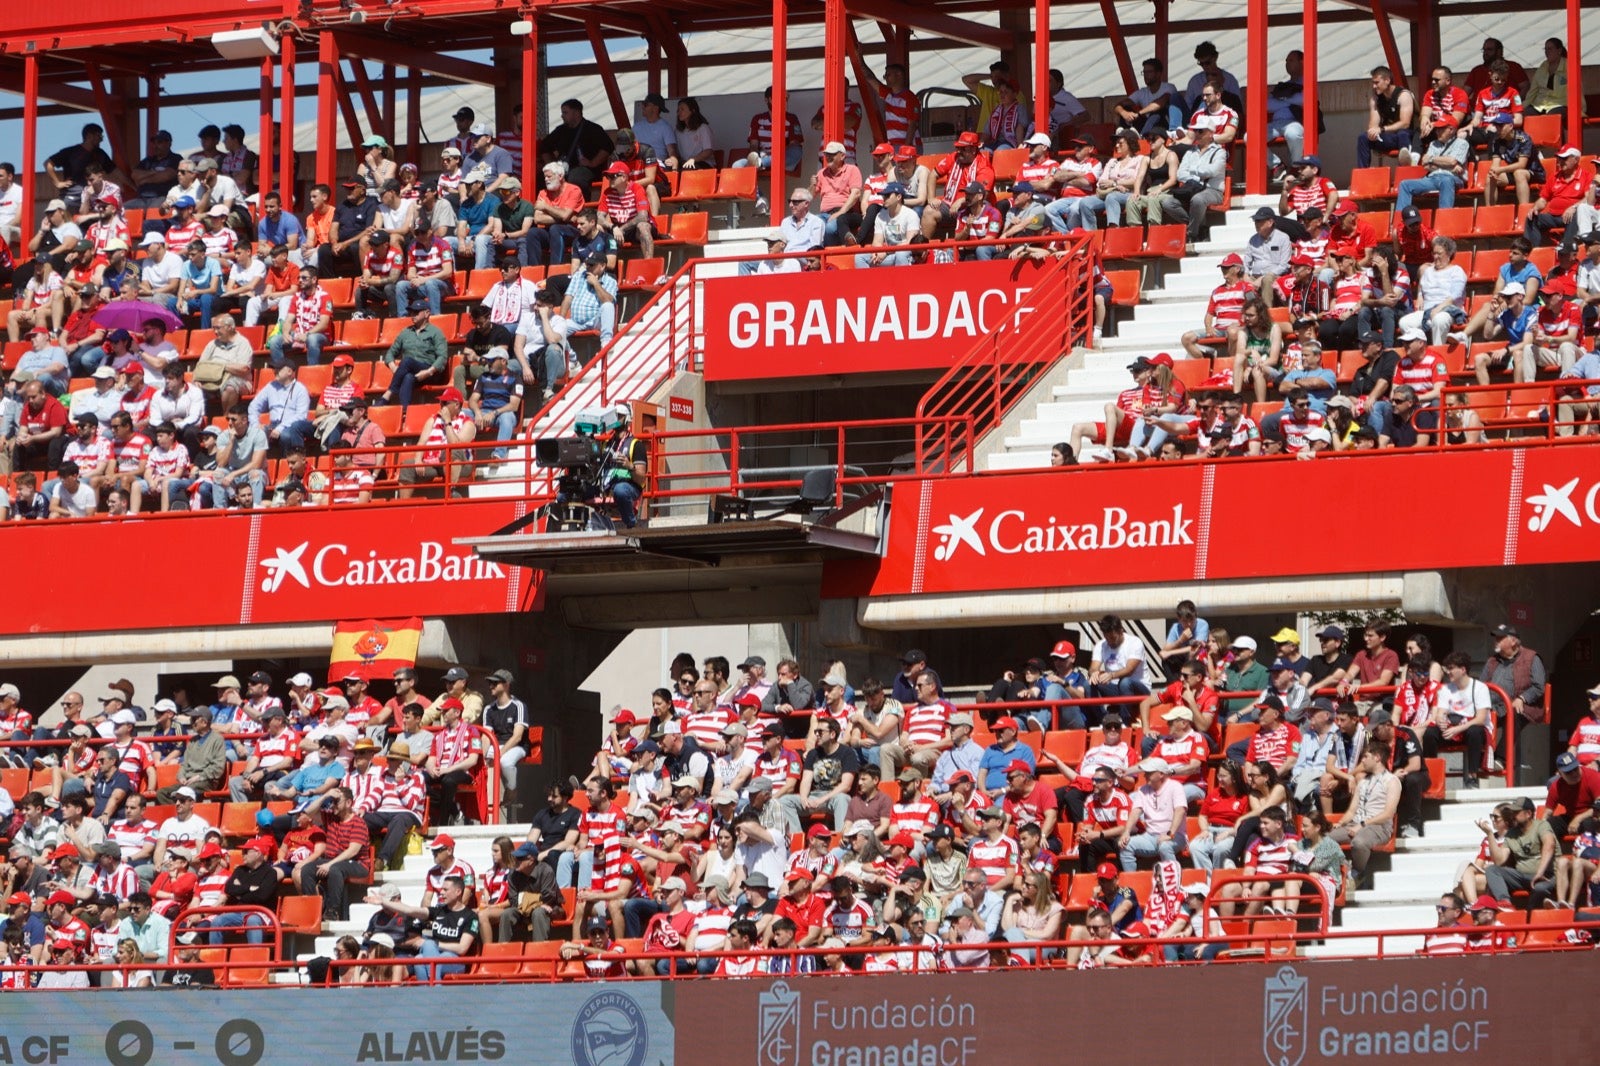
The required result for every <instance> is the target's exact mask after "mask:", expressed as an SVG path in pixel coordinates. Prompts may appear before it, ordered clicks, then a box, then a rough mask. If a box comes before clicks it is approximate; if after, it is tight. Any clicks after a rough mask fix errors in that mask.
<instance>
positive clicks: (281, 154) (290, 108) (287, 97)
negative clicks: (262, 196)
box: [262, 33, 299, 211]
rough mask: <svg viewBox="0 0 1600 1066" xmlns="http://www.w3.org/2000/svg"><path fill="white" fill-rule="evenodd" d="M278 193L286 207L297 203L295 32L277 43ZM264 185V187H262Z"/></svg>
mask: <svg viewBox="0 0 1600 1066" xmlns="http://www.w3.org/2000/svg"><path fill="white" fill-rule="evenodd" d="M278 55H279V61H280V62H281V63H282V69H281V71H280V72H279V74H278V92H279V98H278V195H280V196H282V197H283V209H284V210H285V211H293V210H295V209H296V208H297V207H298V206H299V205H298V204H297V203H296V202H295V199H296V198H295V178H296V177H297V176H298V175H296V174H295V158H294V94H295V84H294V34H292V33H286V34H284V35H283V38H282V39H281V40H279V42H278ZM262 187H263V188H265V186H262Z"/></svg>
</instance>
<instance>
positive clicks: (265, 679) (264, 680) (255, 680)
mask: <svg viewBox="0 0 1600 1066" xmlns="http://www.w3.org/2000/svg"><path fill="white" fill-rule="evenodd" d="M250 683H251V684H252V685H270V684H272V675H271V674H269V673H267V672H266V671H265V670H257V671H256V672H255V673H253V674H251V675H250Z"/></svg>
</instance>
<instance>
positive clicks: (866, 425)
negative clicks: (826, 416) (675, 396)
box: [645, 416, 973, 515]
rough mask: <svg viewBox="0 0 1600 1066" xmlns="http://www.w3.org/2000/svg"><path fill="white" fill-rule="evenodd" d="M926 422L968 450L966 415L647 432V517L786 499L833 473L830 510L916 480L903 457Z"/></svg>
mask: <svg viewBox="0 0 1600 1066" xmlns="http://www.w3.org/2000/svg"><path fill="white" fill-rule="evenodd" d="M930 422H931V424H935V425H940V426H941V427H943V428H944V432H946V434H947V435H948V436H949V438H950V439H952V440H956V441H960V442H962V443H963V445H964V446H968V447H970V446H971V444H972V443H973V440H972V421H971V419H970V418H969V417H966V416H955V417H951V418H947V419H932V420H927V421H924V420H918V419H912V418H880V419H867V420H861V421H853V422H811V423H804V422H802V423H794V424H788V425H774V426H736V427H730V428H725V429H722V428H717V429H683V430H670V431H666V432H660V433H651V434H650V435H649V439H650V462H649V469H650V476H649V482H648V485H647V487H646V490H645V494H646V496H648V497H649V499H650V500H651V504H652V506H651V514H652V515H659V514H661V513H663V512H664V511H668V512H670V511H673V510H674V509H675V507H674V505H675V504H677V505H681V504H682V503H683V502H684V501H686V500H704V499H705V498H707V497H711V496H720V495H728V494H734V495H741V496H746V497H749V496H756V497H759V496H760V495H762V494H768V495H771V494H784V496H783V498H790V497H792V496H793V494H794V493H795V492H796V491H797V490H798V489H799V488H800V486H801V483H802V481H803V480H804V474H805V472H806V471H809V470H816V469H821V468H831V469H832V470H833V472H834V504H833V505H834V506H835V507H838V506H842V505H843V504H844V501H845V499H846V498H847V497H855V496H860V495H864V494H866V493H869V492H872V491H874V490H876V489H878V488H881V487H882V486H884V485H887V484H890V483H891V482H894V481H898V480H902V479H905V478H914V477H919V475H917V474H916V473H915V472H913V471H912V470H910V469H909V468H908V467H907V466H906V464H905V460H904V456H905V455H906V454H907V453H908V452H910V451H911V450H912V449H913V448H914V447H915V445H916V441H917V434H918V430H919V428H921V427H923V426H926V425H928V424H930ZM946 423H948V426H945V424H946Z"/></svg>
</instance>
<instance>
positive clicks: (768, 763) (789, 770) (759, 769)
mask: <svg viewBox="0 0 1600 1066" xmlns="http://www.w3.org/2000/svg"><path fill="white" fill-rule="evenodd" d="M1597 735H1600V733H1597ZM1596 745H1597V746H1596V748H1595V755H1596V757H1600V740H1597V742H1596ZM753 776H755V777H764V778H766V779H767V780H769V781H771V782H772V787H773V789H774V790H776V789H778V788H781V787H782V786H783V783H784V782H785V781H798V780H800V757H799V756H798V755H796V754H795V753H794V752H792V751H790V750H789V749H788V748H779V749H778V757H777V758H775V759H769V758H767V753H766V752H765V751H763V752H762V753H761V754H760V755H758V756H757V757H756V772H755V774H754V775H753Z"/></svg>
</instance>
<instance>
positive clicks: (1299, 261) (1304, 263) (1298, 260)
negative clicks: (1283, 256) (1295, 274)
mask: <svg viewBox="0 0 1600 1066" xmlns="http://www.w3.org/2000/svg"><path fill="white" fill-rule="evenodd" d="M1289 265H1290V266H1297V267H1314V266H1316V265H1317V261H1316V260H1315V259H1313V258H1311V257H1310V256H1309V255H1307V254H1306V253H1304V252H1296V253H1295V254H1294V255H1291V256H1290V257H1289Z"/></svg>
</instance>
